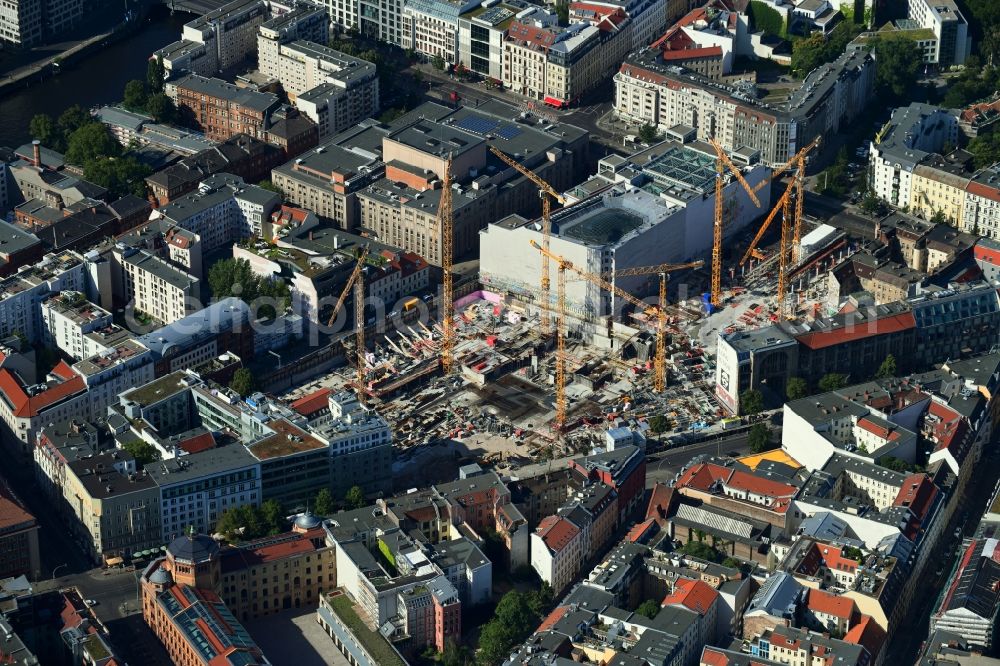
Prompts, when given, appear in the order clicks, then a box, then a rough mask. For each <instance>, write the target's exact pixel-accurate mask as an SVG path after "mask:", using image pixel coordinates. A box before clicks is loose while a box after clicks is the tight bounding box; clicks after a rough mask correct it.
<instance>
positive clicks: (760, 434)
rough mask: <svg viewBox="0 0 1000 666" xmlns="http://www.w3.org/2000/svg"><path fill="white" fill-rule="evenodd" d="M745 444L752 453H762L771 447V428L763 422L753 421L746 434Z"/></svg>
mask: <svg viewBox="0 0 1000 666" xmlns="http://www.w3.org/2000/svg"><path fill="white" fill-rule="evenodd" d="M747 444H748V445H749V446H750V451H751V452H752V453H763V452H764V451H767V450H769V449H771V448H772V446H771V429H770V428H768V427H767V424H764V423H754V424H753V425H752V426H750V433H749V434H748V435H747Z"/></svg>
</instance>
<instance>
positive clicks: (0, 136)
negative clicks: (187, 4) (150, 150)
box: [0, 7, 192, 148]
mask: <svg viewBox="0 0 1000 666" xmlns="http://www.w3.org/2000/svg"><path fill="white" fill-rule="evenodd" d="M191 19H192V16H191V15H190V14H185V13H180V12H178V13H176V14H174V15H171V14H170V12H169V10H167V8H165V7H157V8H155V9H154V10H153V11H152V12H151V13H150V15H149V18H147V19H146V22H145V24H144V25H143V26H142V28H140V29H139V30H138V32H135V33H134V34H132V35H130V36H128V37H126V38H125V39H123V40H121V41H119V42H116V43H114V44H111V45H110V46H108V47H106V48H104V49H101V50H100V51H97V52H94V53H91V54H90V55H88V56H85V57H84V58H82V59H80V60H79V61H77V62H75V63H73V64H72V65H69V66H65V65H64V66H63V68H62V71H61V72H60V73H59V74H57V75H55V76H51V77H49V78H46V79H45V80H43V81H42V82H40V83H39V82H37V81H33V82H32V84H31V86H30V87H26V88H24V89H22V90H20V91H18V92H15V93H13V94H8V95H6V96H3V97H0V146H9V147H11V148H17V147H18V146H20V145H22V144H24V143H26V142H28V141H30V140H31V138H32V137H31V136H29V132H28V124H29V123H30V122H31V118H32V116H34V115H35V114H36V113H47V114H49V115H51V116H52V117H53V118H58V117H59V114H60V113H62V112H63V111H64V110H65V109H66V108H67V107H70V106H72V105H73V104H79V105H80V106H81V107H83V108H84V109H90V108H91V107H94V106H101V105H104V104H108V103H112V102H116V101H119V100H121V98H122V91H123V90H124V88H125V84H126V83H128V82H129V81H130V80H131V79H145V78H146V61H147V60H148V59H149V56H150V55H151V54H152V53H153V51H155V50H157V49H159V48H162V47H164V46H166V45H167V44H169V43H171V42H174V41H177V40H178V39H180V36H181V28H182V27H183V25H184V23H186V22H187V21H190V20H191Z"/></svg>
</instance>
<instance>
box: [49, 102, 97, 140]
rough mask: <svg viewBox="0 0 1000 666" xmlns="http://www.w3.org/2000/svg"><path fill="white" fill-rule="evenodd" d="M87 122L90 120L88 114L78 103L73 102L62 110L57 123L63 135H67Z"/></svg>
mask: <svg viewBox="0 0 1000 666" xmlns="http://www.w3.org/2000/svg"><path fill="white" fill-rule="evenodd" d="M89 122H92V120H91V117H90V114H88V113H87V112H86V111H84V110H83V109H82V108H81V107H80V105H79V104H74V105H73V106H71V107H69V108H68V109H66V110H65V111H63V112H62V115H60V116H59V121H58V123H57V124H58V125H59V131H60V132H62V135H63V137H69V135H70V134H72V133H73V132H75V131H76V130H78V129H80V128H81V127H83V126H84V125H86V124H87V123H89Z"/></svg>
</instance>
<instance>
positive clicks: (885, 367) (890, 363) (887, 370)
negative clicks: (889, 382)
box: [875, 354, 896, 379]
mask: <svg viewBox="0 0 1000 666" xmlns="http://www.w3.org/2000/svg"><path fill="white" fill-rule="evenodd" d="M875 376H876V377H878V378H879V379H886V378H888V377H895V376H896V357H895V356H893V355H892V354H889V355H888V356H886V357H885V360H884V361H882V365H880V366H879V367H878V372H876V373H875Z"/></svg>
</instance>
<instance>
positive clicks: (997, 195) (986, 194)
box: [965, 180, 1000, 201]
mask: <svg viewBox="0 0 1000 666" xmlns="http://www.w3.org/2000/svg"><path fill="white" fill-rule="evenodd" d="M965 191H966V192H969V193H970V194H977V195H979V196H981V197H983V198H984V199H992V200H993V201H1000V190H998V189H997V188H995V187H990V186H988V185H983V184H982V183H977V182H976V181H974V180H970V181H969V184H968V185H967V186H966V188H965Z"/></svg>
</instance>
